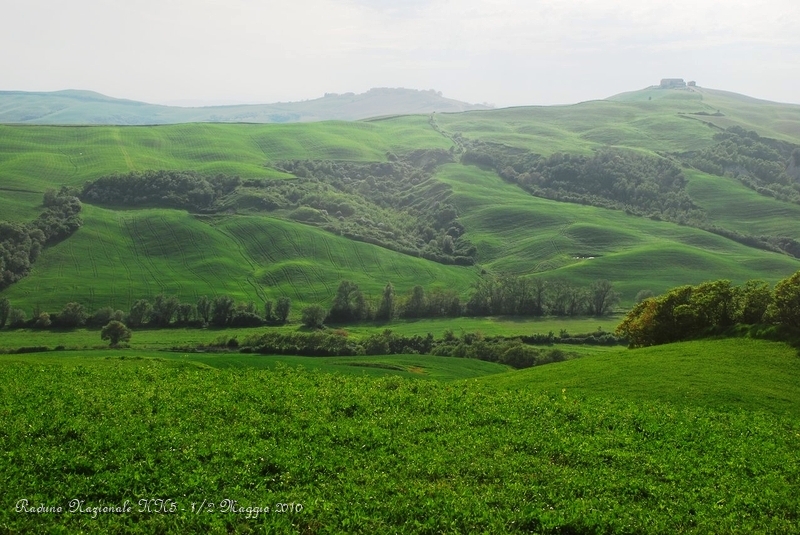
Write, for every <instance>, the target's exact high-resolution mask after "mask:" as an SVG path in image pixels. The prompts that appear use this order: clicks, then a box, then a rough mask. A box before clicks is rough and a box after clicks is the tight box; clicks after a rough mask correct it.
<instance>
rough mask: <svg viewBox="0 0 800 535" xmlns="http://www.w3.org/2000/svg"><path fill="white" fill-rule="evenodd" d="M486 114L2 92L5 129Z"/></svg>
mask: <svg viewBox="0 0 800 535" xmlns="http://www.w3.org/2000/svg"><path fill="white" fill-rule="evenodd" d="M481 109H488V106H484V105H478V104H468V103H466V102H461V101H458V100H453V99H449V98H445V97H443V96H442V94H441V93H440V92H436V91H433V90H427V91H420V90H416V89H403V88H376V89H370V90H369V91H367V92H365V93H360V94H355V93H343V94H335V93H327V94H326V95H325V96H324V97H321V98H318V99H314V100H307V101H302V102H279V103H274V104H244V105H233V106H204V107H179V106H162V105H158V104H148V103H145V102H138V101H135V100H125V99H117V98H113V97H109V96H106V95H102V94H100V93H95V92H93V91H80V90H65V91H53V92H27V91H0V123H5V124H56V125H59V124H61V125H67V124H70V125H79V124H109V125H111V124H113V125H145V124H178V123H195V122H214V123H294V122H313V121H328V120H345V121H354V120H359V119H367V118H370V117H380V116H386V115H408V114H420V113H431V112H460V111H469V110H481Z"/></svg>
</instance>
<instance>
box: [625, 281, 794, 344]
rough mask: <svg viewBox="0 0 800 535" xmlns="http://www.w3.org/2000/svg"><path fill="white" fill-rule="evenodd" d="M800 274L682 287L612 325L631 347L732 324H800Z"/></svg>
mask: <svg viewBox="0 0 800 535" xmlns="http://www.w3.org/2000/svg"><path fill="white" fill-rule="evenodd" d="M798 318H800V272H797V273H795V274H794V275H792V276H791V277H789V278H787V279H784V280H782V281H780V282H779V283H778V284H777V285H776V286H775V292H774V294H770V291H769V284H767V283H766V282H764V281H760V280H751V281H748V282H747V283H746V284H744V285H742V286H739V287H736V286H733V285H731V282H730V281H727V280H718V281H712V282H706V283H703V284H700V285H697V286H681V287H679V288H674V289H672V290H671V291H669V292H667V293H665V294H663V295H661V296H658V297H651V298H648V299H645V300H643V301H641V302H639V303H637V304H636V306H634V307H633V309H632V310H631V311H630V312H628V315H627V316H626V317H625V319H624V320H623V321H622V323H620V324H619V326H618V327H617V334H618V335H620V336H624V337H626V338H627V339H628V340H629V342H630V346H631V347H646V346H651V345H659V344H666V343H670V342H677V341H680V340H687V339H691V338H696V337H699V336H702V335H707V334H712V333H715V332H722V331H725V330H726V329H727V328H729V327H731V326H733V325H735V324H737V323H745V324H754V323H761V322H763V321H767V320H772V321H775V322H777V323H779V324H781V325H783V326H786V327H790V328H794V329H796V328H800V319H798Z"/></svg>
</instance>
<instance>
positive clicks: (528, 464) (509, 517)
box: [0, 352, 800, 535]
mask: <svg viewBox="0 0 800 535" xmlns="http://www.w3.org/2000/svg"><path fill="white" fill-rule="evenodd" d="M116 353H117V354H118V353H119V352H116ZM262 360H263V359H262ZM591 360H592V359H582V360H580V361H572V362H568V363H564V364H559V365H558V366H548V367H543V368H541V369H539V370H537V369H535V368H534V369H533V370H530V372H519V373H522V374H523V375H517V374H507V375H508V376H509V377H518V378H519V379H523V378H525V377H526V375H524V374H527V373H533V372H538V373H542V372H546V373H552V371H558V369H559V368H561V367H564V366H567V365H569V364H577V363H581V364H583V363H584V362H586V363H588V364H591V362H590V361H591ZM617 360H618V359H617ZM624 360H634V359H624ZM674 368H675V369H678V368H679V367H674ZM42 370H44V371H42ZM547 370H551V371H550V372H547ZM533 375H534V376H535V373H533ZM509 377H507V379H508V378H509ZM528 377H529V376H528ZM585 379H592V376H587V377H586V378H585ZM530 380H531V379H530V377H529V381H530ZM533 380H534V381H535V379H533ZM596 380H598V381H599V380H602V377H601V376H600V374H598V376H596ZM649 382H650V383H651V384H654V385H658V384H659V382H658V377H657V376H652V377H650V379H649ZM536 384H537V385H541V383H538V382H537V383H536ZM550 384H551V385H552V384H553V383H552V382H551V383H550ZM632 384H633V385H635V384H636V383H632ZM640 384H641V383H640ZM0 385H2V387H3V388H4V389H5V390H6V391H7V392H9V394H10V395H8V396H4V397H3V401H2V403H3V405H2V406H3V409H4V410H2V411H0V428H1V429H3V440H4V449H3V451H4V452H5V453H6V455H7V457H9V458H10V459H13V462H12V461H8V460H7V461H5V462H2V463H0V478H2V480H3V481H5V482H6V484H5V487H4V490H5V492H6V493H7V494H9V495H12V496H19V497H27V498H28V499H30V500H31V501H32V502H34V503H35V505H37V506H38V504H39V502H43V503H45V504H47V505H55V504H60V503H61V502H60V500H63V499H64V498H63V497H62V496H63V495H68V496H79V497H81V498H83V497H85V499H86V504H85V505H86V506H89V507H92V506H99V505H111V504H121V503H123V502H124V501H125V500H131V501H132V502H133V504H134V506H136V505H137V504H138V500H140V499H149V498H151V497H152V496H159V497H161V496H163V497H164V499H173V500H176V502H177V505H178V509H179V510H178V511H176V512H175V513H173V514H152V513H150V514H148V513H138V512H132V513H130V514H122V515H117V514H100V515H98V516H97V518H91V515H88V514H84V515H80V514H63V515H36V514H19V513H15V512H14V510H13V507H7V508H4V509H2V510H1V511H0V524H2V525H4V526H6V528H7V529H8V530H9V531H11V532H21V533H33V532H57V531H64V532H70V533H71V532H85V533H115V532H126V531H131V526H135V530H138V531H141V532H143V533H168V532H173V531H181V532H186V533H247V532H253V531H265V532H268V533H293V532H320V533H395V532H399V533H447V532H457V533H530V532H535V533H546V534H552V535H555V534H556V533H641V534H651V533H652V534H657V533H686V532H697V533H711V532H714V533H737V532H741V533H757V532H764V533H791V532H793V531H796V529H795V528H796V511H797V507H798V497H797V493H796V492H795V488H796V479H797V447H798V437H797V433H798V432H800V429H798V426H797V422H796V421H794V420H792V419H789V418H785V417H780V416H776V415H774V414H771V413H769V412H764V411H757V410H754V411H748V410H721V409H714V408H709V407H706V406H703V405H695V404H692V403H691V402H687V401H686V399H687V398H686V395H685V393H681V395H680V397H676V398H675V399H676V400H678V401H676V402H669V403H668V402H659V401H655V400H652V399H630V398H627V397H615V396H614V395H613V394H609V395H608V396H605V397H598V396H588V397H578V396H576V395H574V393H573V392H572V390H571V389H567V390H566V391H562V390H561V389H560V388H559V389H553V388H552V387H548V386H537V387H536V388H530V387H528V388H523V389H517V390H514V391H510V390H509V389H506V388H499V387H497V386H490V385H484V384H483V383H482V382H480V381H472V380H471V381H469V382H466V381H465V382H460V383H437V382H433V381H413V380H404V379H400V378H398V377H385V378H378V379H375V378H370V377H348V376H343V375H333V374H324V373H312V372H308V371H302V370H296V369H288V368H279V369H277V370H275V371H263V370H250V371H248V372H247V373H242V372H241V371H239V370H213V369H208V368H207V367H203V368H198V367H196V366H191V365H178V364H176V363H175V362H161V361H155V360H150V359H147V360H141V361H133V360H129V359H125V360H121V359H118V358H115V359H113V360H111V359H109V360H105V359H104V360H103V362H101V363H99V364H96V365H93V366H69V365H68V366H65V365H58V364H55V365H54V364H52V363H50V364H45V365H41V364H40V365H36V366H33V365H30V364H22V363H7V364H5V365H3V366H1V367H0ZM675 390H678V389H675ZM684 392H685V390H684ZM209 399H213V400H214V402H213V404H209ZM42 407H51V408H52V410H51V411H50V412H49V413H48V414H47V417H42V416H41V413H42ZM187 414H191V415H193V417H192V418H187V417H186V415H187ZM287 414H289V415H293V417H291V418H290V417H278V415H287ZM266 415H274V417H266ZM454 444H457V445H458V447H453V445H454ZM170 448H174V449H175V452H181V454H180V455H177V454H174V453H175V452H172V453H173V454H166V453H165V451H166V452H169V451H170ZM299 458H302V459H303V462H298V459H299ZM131 459H136V460H138V462H131ZM54 464H57V465H58V466H60V467H61V469H60V470H52V469H51V468H52V466H53V465H54ZM41 489H45V490H41ZM48 489H49V490H48ZM397 489H403V492H402V493H398V492H397ZM212 491H213V492H218V493H220V495H221V496H224V497H225V498H227V499H231V500H236V501H237V503H238V505H239V506H240V507H248V506H262V505H269V506H270V507H274V506H275V504H277V503H300V504H303V510H302V511H298V510H296V509H295V511H294V512H292V511H287V512H286V513H282V514H273V513H270V514H260V515H259V516H258V517H257V518H252V517H251V518H245V516H246V515H244V514H240V515H236V514H222V513H219V512H216V510H215V512H214V513H203V514H197V513H196V512H194V513H193V512H192V510H191V508H192V503H195V506H196V507H197V506H199V505H200V504H201V503H202V502H203V500H209V498H208V496H207V494H208V493H209V492H212ZM56 492H57V494H50V493H56ZM375 496H382V499H380V500H376V499H375ZM409 496H413V497H419V499H420V500H424V503H425V505H424V507H419V506H418V504H415V503H409ZM576 496H579V497H580V499H576ZM220 499H223V498H219V499H215V501H216V502H219V500H220ZM551 508H552V509H551ZM431 511H435V514H431ZM251 516H252V515H251Z"/></svg>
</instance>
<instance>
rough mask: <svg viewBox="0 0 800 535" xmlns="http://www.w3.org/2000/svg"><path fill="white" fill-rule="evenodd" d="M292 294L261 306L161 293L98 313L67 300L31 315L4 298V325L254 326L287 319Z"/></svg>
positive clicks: (0, 311)
mask: <svg viewBox="0 0 800 535" xmlns="http://www.w3.org/2000/svg"><path fill="white" fill-rule="evenodd" d="M291 307H292V301H291V299H290V298H289V297H285V296H284V297H280V298H278V299H277V301H274V302H273V301H271V300H268V301H266V302H264V304H263V305H262V307H261V308H259V307H258V306H256V304H255V303H254V302H252V301H250V302H246V303H241V302H240V303H236V301H235V300H234V299H233V298H232V297H231V296H229V295H219V296H216V297H214V298H213V299H210V298H208V297H207V296H202V297H200V298H199V299H198V300H197V302H196V303H183V302H181V301H180V300H179V299H178V298H177V297H176V296H166V295H164V294H159V295H157V296H156V297H155V299H153V301H152V302H151V301H149V300H147V299H138V300H137V301H136V302H134V304H133V305H132V306H131V308H130V309H129V310H128V311H127V312H125V311H122V310H114V309H113V308H111V307H102V308H100V309H98V310H96V311H95V312H94V313H91V314H90V313H89V311H88V310H87V309H86V308H85V307H84V306H83V305H82V304H80V303H75V302H72V303H67V304H66V305H65V306H64V308H63V309H62V310H61V311H60V312H58V313H48V312H44V311H42V310H40V309H39V308H38V307H37V309H35V310H34V311H33V317H31V318H28V316H27V314H26V313H25V311H24V310H22V309H19V308H12V307H11V304H10V302H9V300H8V299H7V298H2V299H0V328H2V327H4V326H5V325H9V327H12V328H20V327H30V328H39V329H47V328H51V327H53V328H67V329H69V328H76V327H82V326H94V327H102V326H104V325H107V324H108V323H109V322H111V321H116V322H120V323H124V324H126V325H128V326H130V327H143V326H151V327H170V326H204V325H212V326H215V327H228V326H232V327H254V326H258V325H265V324H277V323H285V322H286V320H287V319H288V317H289V313H290V311H291Z"/></svg>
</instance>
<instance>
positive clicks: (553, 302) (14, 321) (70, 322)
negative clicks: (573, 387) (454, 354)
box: [0, 276, 619, 329]
mask: <svg viewBox="0 0 800 535" xmlns="http://www.w3.org/2000/svg"><path fill="white" fill-rule="evenodd" d="M618 302H619V296H618V294H617V293H616V292H615V291H614V289H613V286H612V284H611V283H610V282H608V281H607V280H599V281H596V282H594V283H592V284H591V285H590V286H589V287H587V288H583V287H580V286H576V285H574V284H571V283H569V282H567V281H562V280H557V281H546V280H544V279H532V280H529V279H524V278H521V277H510V276H501V277H494V276H486V277H484V278H482V279H480V280H479V281H478V282H476V283H475V284H474V285H473V291H472V294H471V296H470V298H469V299H468V300H467V301H462V299H461V297H460V296H459V294H458V293H457V292H455V291H454V290H449V289H440V288H435V289H433V290H429V291H426V290H425V289H424V288H423V287H422V286H419V285H417V286H414V287H413V288H412V289H411V290H410V291H409V292H408V293H407V294H406V295H402V296H398V295H397V294H396V292H395V290H394V286H393V285H392V283H391V282H389V283H387V284H386V286H385V287H384V289H383V292H382V294H381V297H380V300H379V301H378V302H377V303H374V302H373V301H372V300H370V299H369V298H368V297H367V296H366V295H365V294H364V292H363V291H362V290H361V289H360V288H359V286H358V284H356V283H354V282H352V281H348V280H343V281H341V282H340V284H339V286H338V288H337V290H336V294H335V295H334V297H333V301H332V303H331V305H330V307H329V308H327V309H326V308H324V307H323V306H322V305H319V304H314V305H309V306H307V307H305V308H303V309H302V311H301V321H302V323H303V324H304V325H305V326H307V327H309V328H319V327H322V326H323V325H324V324H326V323H329V324H343V323H354V322H360V321H367V320H374V321H389V320H392V319H394V318H404V319H413V318H441V317H451V318H452V317H460V316H491V315H521V316H544V315H555V316H577V315H585V314H591V315H595V316H602V315H606V314H609V313H611V312H612V309H613V307H614V306H615V305H616V304H617V303H618ZM291 307H292V301H291V299H290V298H289V297H287V296H282V297H279V298H278V299H277V300H275V301H273V300H267V301H265V302H263V303H261V304H260V305H257V304H256V303H255V302H253V301H247V302H238V303H237V302H236V301H235V300H234V298H233V297H231V296H229V295H218V296H216V297H213V298H209V297H207V296H202V297H200V298H199V299H198V300H197V301H196V302H195V303H187V302H181V300H180V299H179V298H178V297H177V296H168V295H164V294H159V295H157V296H156V297H155V298H154V299H153V300H152V301H150V300H148V299H137V300H136V301H135V302H134V303H133V305H131V307H130V308H129V309H128V310H127V311H123V310H114V309H113V308H111V307H107V306H106V307H101V308H99V309H97V310H95V311H94V312H92V313H90V312H89V311H88V310H87V309H86V307H84V306H83V305H82V304H80V303H77V302H70V303H67V304H66V305H65V306H64V307H63V308H62V309H61V310H60V311H59V312H57V313H52V312H46V311H43V310H41V308H40V307H36V308H35V309H34V310H33V314H32V316H31V317H28V315H27V313H26V312H25V310H23V309H20V308H14V307H12V306H11V304H10V302H9V300H8V298H2V299H0V328H2V327H4V326H6V325H8V326H9V327H11V328H22V327H27V328H38V329H47V328H66V329H70V328H77V327H83V326H92V327H102V326H104V325H106V324H108V323H109V322H110V321H118V322H121V323H124V324H125V325H127V326H128V327H134V328H138V327H152V328H167V327H173V326H176V327H187V326H188V327H204V326H212V327H256V326H261V325H274V324H282V323H285V322H286V321H287V320H288V318H289V315H290V312H291Z"/></svg>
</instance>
